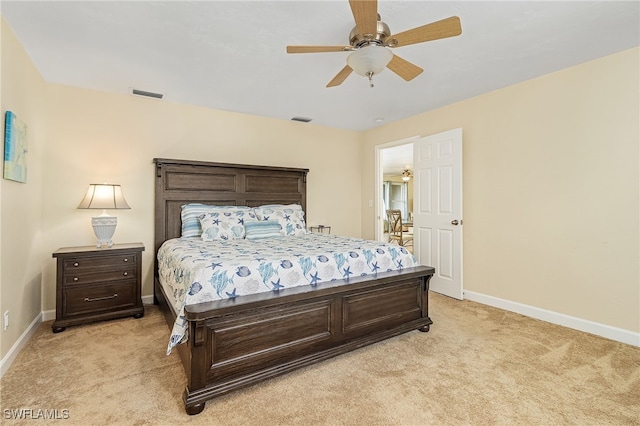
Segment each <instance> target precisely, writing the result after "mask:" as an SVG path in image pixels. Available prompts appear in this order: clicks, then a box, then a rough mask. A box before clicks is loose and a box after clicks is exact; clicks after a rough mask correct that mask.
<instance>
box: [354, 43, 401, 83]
mask: <svg viewBox="0 0 640 426" xmlns="http://www.w3.org/2000/svg"><path fill="white" fill-rule="evenodd" d="M392 58H393V52H391V50H389V49H388V48H386V47H384V46H378V45H375V44H371V45H368V46H364V47H361V48H360V49H358V50H356V51H355V52H353V53H351V54H350V55H349V56H348V57H347V65H349V66H350V67H351V68H352V69H353V70H354V71H355V72H356V73H357V74H359V75H361V76H364V77H370V76H371V75H374V74H379V73H381V72H382V71H383V70H384V69H385V67H386V66H387V64H389V62H391V59H392Z"/></svg>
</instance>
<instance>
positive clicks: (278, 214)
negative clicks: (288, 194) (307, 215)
mask: <svg viewBox="0 0 640 426" xmlns="http://www.w3.org/2000/svg"><path fill="white" fill-rule="evenodd" d="M255 212H256V215H257V216H258V220H260V221H265V220H275V221H277V222H278V223H279V224H280V226H282V233H283V234H284V235H287V236H288V235H303V234H306V233H307V226H306V225H305V222H304V211H303V210H302V206H301V205H300V204H270V205H264V206H260V207H256V208H255Z"/></svg>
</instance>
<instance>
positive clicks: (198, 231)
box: [180, 203, 252, 237]
mask: <svg viewBox="0 0 640 426" xmlns="http://www.w3.org/2000/svg"><path fill="white" fill-rule="evenodd" d="M181 209H182V210H181V212H180V218H181V219H182V233H181V235H182V236H183V237H200V236H201V235H202V227H201V226H200V218H199V216H200V215H202V214H205V213H209V212H219V211H224V210H245V211H251V210H252V209H251V208H250V207H244V206H212V205H210V204H199V203H191V204H185V205H183V206H181Z"/></svg>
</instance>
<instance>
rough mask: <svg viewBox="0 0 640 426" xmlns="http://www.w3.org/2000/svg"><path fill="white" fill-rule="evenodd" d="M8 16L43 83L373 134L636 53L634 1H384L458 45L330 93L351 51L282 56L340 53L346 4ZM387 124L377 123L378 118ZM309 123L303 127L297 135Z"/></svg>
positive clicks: (95, 5)
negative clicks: (289, 49) (298, 48)
mask: <svg viewBox="0 0 640 426" xmlns="http://www.w3.org/2000/svg"><path fill="white" fill-rule="evenodd" d="M0 7H1V13H2V15H3V17H4V19H5V20H6V21H7V22H8V23H9V25H10V26H11V27H12V28H13V30H14V32H15V33H16V35H17V37H18V39H19V40H20V41H21V43H22V44H23V45H24V47H25V49H26V50H27V52H28V53H29V55H30V56H31V58H32V60H33V62H34V63H35V64H36V66H37V68H38V69H39V71H40V72H41V74H42V75H43V77H44V79H45V80H46V81H48V82H52V83H60V84H65V85H71V86H77V87H83V88H90V89H97V90H103V91H109V92H119V93H128V92H129V91H130V88H137V89H141V90H146V91H151V92H159V93H163V94H165V99H166V101H173V102H181V103H187V104H193V105H200V106H206V107H211V108H217V109H222V110H229V111H237V112H243V113H249V114H257V115H261V116H267V117H274V118H280V119H285V120H289V119H290V118H292V117H294V116H305V117H310V118H312V119H313V122H312V123H314V124H318V125H323V126H330V127H337V128H344V129H353V130H357V131H360V130H365V129H370V128H372V127H375V126H378V125H380V124H381V123H380V122H376V119H382V124H384V123H389V122H393V121H395V120H399V119H401V118H405V117H408V116H411V115H415V114H418V113H421V112H424V111H427V110H431V109H434V108H438V107H441V106H444V105H447V104H451V103H453V102H457V101H460V100H462V99H466V98H469V97H472V96H476V95H479V94H482V93H486V92H489V91H492V90H495V89H498V88H501V87H505V86H508V85H512V84H514V83H517V82H520V81H523V80H527V79H530V78H533V77H536V76H539V75H542V74H546V73H549V72H552V71H555V70H559V69H562V68H566V67H569V66H572V65H576V64H579V63H582V62H585V61H589V60H591V59H595V58H598V57H601V56H605V55H608V54H611V53H615V52H618V51H621V50H625V49H629V48H632V47H634V46H637V45H638V44H640V29H639V28H640V24H639V22H640V3H639V2H637V1H596V2H585V1H565V2H557V1H533V2H532V1H499V2H487V1H387V0H380V1H379V5H378V11H379V13H380V15H381V17H382V20H383V21H385V22H386V23H387V24H388V25H389V27H390V28H391V32H392V33H398V32H401V31H405V30H407V29H411V28H414V27H417V26H420V25H423V24H426V23H429V22H433V21H437V20H440V19H443V18H446V17H449V16H452V15H457V16H459V17H460V20H461V23H462V30H463V33H462V35H461V36H458V37H453V38H448V39H443V40H437V41H431V42H427V43H421V44H416V45H411V46H405V47H400V48H397V49H394V53H396V54H397V55H399V56H401V57H402V58H404V59H407V60H409V61H411V62H413V63H414V64H416V65H418V66H420V67H422V68H424V69H425V72H424V73H422V74H421V75H419V76H418V77H417V78H416V79H414V80H413V81H411V82H405V81H404V80H402V79H401V78H400V77H398V76H397V75H395V74H394V73H392V72H390V71H389V70H386V71H385V72H383V73H382V74H380V75H379V76H376V77H374V82H375V87H374V88H370V87H369V86H368V83H367V80H366V79H365V78H364V77H360V76H358V75H356V74H352V75H351V76H350V77H349V78H348V79H347V80H346V81H345V82H344V83H343V84H342V85H341V86H338V87H334V88H329V89H328V88H325V85H326V84H327V82H329V80H331V79H332V78H333V76H334V75H336V74H337V73H338V71H339V70H340V69H342V67H343V66H344V65H345V63H346V56H347V55H348V53H346V52H339V53H318V54H297V55H287V54H286V53H285V47H286V46H287V45H346V44H348V40H347V39H348V34H349V31H350V30H351V28H352V27H353V26H354V22H353V17H352V14H351V9H350V7H349V4H348V2H347V0H339V1H224V2H223V1H196V2H186V1H166V2H156V1H75V2H65V1H41V2H39V1H7V0H2V2H1V6H0ZM378 121H379V120H378ZM300 125H303V124H300Z"/></svg>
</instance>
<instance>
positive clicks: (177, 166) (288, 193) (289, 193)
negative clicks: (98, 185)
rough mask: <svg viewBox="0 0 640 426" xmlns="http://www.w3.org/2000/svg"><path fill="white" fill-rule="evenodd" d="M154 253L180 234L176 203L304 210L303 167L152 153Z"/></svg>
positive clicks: (178, 212)
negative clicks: (295, 206) (297, 207)
mask: <svg viewBox="0 0 640 426" xmlns="http://www.w3.org/2000/svg"><path fill="white" fill-rule="evenodd" d="M153 161H154V163H155V165H156V167H155V175H156V178H155V180H156V185H155V186H156V189H155V191H156V193H155V253H157V252H158V249H159V248H160V246H161V245H162V243H163V242H165V241H166V240H168V239H170V238H177V237H179V236H180V233H181V229H182V223H181V220H180V212H181V209H180V206H182V205H183V204H187V203H202V204H211V205H218V206H249V207H256V206H260V205H264V204H300V205H302V209H303V210H304V211H305V214H306V211H307V173H308V172H309V169H297V168H288V167H271V166H251V165H241V164H226V163H210V162H205V161H188V160H169V159H164V158H155V159H154V160H153Z"/></svg>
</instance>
